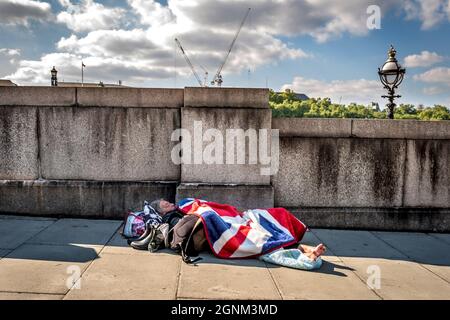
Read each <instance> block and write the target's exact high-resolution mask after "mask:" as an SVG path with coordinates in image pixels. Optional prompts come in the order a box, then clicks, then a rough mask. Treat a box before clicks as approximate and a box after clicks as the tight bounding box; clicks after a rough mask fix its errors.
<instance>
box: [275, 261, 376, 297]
mask: <svg viewBox="0 0 450 320" xmlns="http://www.w3.org/2000/svg"><path fill="white" fill-rule="evenodd" d="M269 271H270V272H271V273H272V275H273V277H274V279H275V282H276V283H277V286H278V288H279V289H280V292H281V295H282V296H283V299H288V300H293V299H306V300H315V299H322V300H335V299H352V300H353V299H354V300H376V299H379V297H378V296H377V295H376V294H375V293H374V292H373V291H372V290H370V288H369V287H367V285H366V284H365V283H363V282H362V281H361V280H360V279H359V278H358V277H357V276H356V275H355V273H354V272H353V270H352V269H351V268H349V267H348V266H346V265H345V264H344V263H342V262H335V261H333V262H332V261H327V260H325V259H324V262H323V264H322V267H321V268H320V269H319V270H315V271H304V270H296V269H290V268H278V267H276V266H271V265H269Z"/></svg>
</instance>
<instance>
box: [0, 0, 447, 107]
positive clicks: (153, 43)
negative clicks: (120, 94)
mask: <svg viewBox="0 0 450 320" xmlns="http://www.w3.org/2000/svg"><path fill="white" fill-rule="evenodd" d="M0 1H1V0H0ZM8 1H12V0H8ZM17 1H18V0H17ZM22 1H25V0H22ZM27 1H29V0H27ZM59 1H60V3H61V5H62V6H63V8H64V9H65V10H64V11H63V12H60V13H59V14H58V16H57V20H58V21H59V22H60V23H65V24H66V25H67V26H68V27H69V28H70V29H71V30H73V31H74V34H72V35H69V36H65V37H64V38H61V39H60V40H59V41H58V43H57V50H58V52H57V53H53V55H52V54H51V53H50V54H48V55H44V56H43V57H41V59H39V60H35V61H34V63H32V62H33V61H30V60H28V61H24V62H23V63H21V64H20V66H19V68H20V69H19V70H18V71H17V72H16V73H15V75H16V76H18V77H19V75H20V77H19V78H20V79H21V80H22V81H25V80H26V81H28V82H36V80H35V79H34V77H35V75H36V73H35V71H36V72H38V71H39V72H44V74H45V76H44V77H43V78H42V77H40V79H47V73H48V70H47V68H48V67H49V65H48V63H50V61H47V59H48V58H49V57H64V56H66V57H67V58H68V59H69V61H68V62H67V64H70V63H72V62H71V61H72V59H73V60H74V61H75V60H76V61H77V62H76V63H75V62H74V65H75V66H76V67H77V68H78V65H79V63H80V62H79V60H81V59H83V60H84V61H87V60H88V59H91V60H92V61H94V62H96V63H97V61H102V60H103V61H109V62H110V63H111V65H112V66H114V67H111V68H109V67H108V66H107V65H106V64H105V63H100V62H98V63H97V64H96V66H97V65H98V66H102V68H101V69H100V67H99V68H98V72H99V75H98V76H97V78H99V79H101V80H103V81H112V80H116V79H117V78H118V77H120V78H121V79H122V80H127V79H130V80H132V81H138V80H140V79H142V81H144V79H146V77H147V78H154V79H160V78H163V77H166V78H170V77H173V76H174V75H175V74H178V75H180V74H181V75H189V76H190V75H191V72H190V70H189V68H188V67H187V66H186V64H185V63H184V60H183V58H182V56H181V54H180V52H179V51H176V47H175V43H174V38H176V37H177V38H178V39H180V41H181V42H182V44H183V46H184V47H185V48H186V49H187V52H188V54H189V57H190V58H191V60H192V61H193V62H194V64H195V65H196V66H197V68H198V66H199V65H203V66H205V67H206V68H207V69H208V70H209V72H210V74H211V75H212V74H213V73H214V72H215V71H216V70H217V68H218V66H219V65H220V64H221V62H222V61H223V59H224V57H225V54H226V52H227V50H228V47H229V45H230V43H231V41H232V39H233V37H234V34H235V32H236V29H237V27H238V26H239V24H240V22H241V20H242V18H243V16H244V14H245V12H246V10H247V8H248V7H251V8H252V10H251V13H250V16H249V18H248V20H247V22H246V24H245V26H244V28H243V29H242V31H241V34H240V35H239V38H238V41H237V42H236V46H235V48H234V49H233V51H232V53H231V55H230V57H229V61H228V62H227V65H226V66H225V68H224V70H223V73H224V75H226V74H227V73H228V74H229V73H239V72H242V71H243V70H247V69H252V70H255V69H257V68H258V67H261V66H265V65H270V64H276V63H278V62H280V61H283V60H286V59H300V58H308V57H311V56H312V54H311V53H306V52H304V51H303V50H302V49H301V48H295V47H292V45H289V44H288V43H289V42H288V40H285V37H290V36H302V35H306V36H310V37H312V38H314V39H315V40H316V41H318V42H325V41H330V40H332V39H335V38H338V37H341V36H343V35H355V36H364V35H366V34H368V32H369V30H368V29H367V27H366V22H367V18H368V15H367V11H366V10H367V7H368V6H369V5H372V4H377V5H379V6H380V7H381V9H382V12H386V11H387V10H388V9H392V8H393V7H397V8H398V7H399V2H398V1H397V0H376V1H373V0H347V1H345V2H342V1H341V2H337V1H334V0H304V1H298V0H247V1H243V0H227V1H223V0H214V1H211V0H168V2H167V5H162V4H161V3H159V2H157V1H154V0H127V2H128V5H129V9H128V10H129V12H126V11H125V10H124V9H123V8H117V7H106V6H105V5H103V4H100V3H97V2H94V1H93V0H81V2H75V1H71V0H59ZM425 1H432V0H425ZM446 1H447V0H446ZM417 4H418V1H417V0H414V1H412V0H410V1H408V2H407V3H406V5H407V6H406V9H405V10H407V13H408V17H409V18H414V19H416V18H418V19H421V17H422V15H421V12H422V11H423V10H422V6H418V5H417ZM408 6H409V7H408ZM408 8H409V9H408ZM425 9H426V8H425ZM427 12H428V11H427ZM132 14H134V15H135V16H131V15H132ZM423 16H424V15H423ZM125 17H126V18H130V19H129V20H130V21H133V22H136V23H135V25H133V24H126V23H125V21H124V20H125ZM128 25H133V27H132V29H130V28H125V27H124V26H128ZM124 28H125V29H124ZM80 32H83V34H81V35H80V34H79V33H80ZM430 54H431V55H433V53H430ZM75 57H76V59H75ZM175 58H176V59H177V61H178V62H177V68H176V70H175V69H174V61H175ZM419 58H420V57H419ZM434 58H435V57H434ZM411 59H412V58H411ZM416 60H417V59H416ZM419 60H420V59H419ZM421 63H424V62H421ZM59 64H60V65H59ZM64 64H66V62H64V60H57V61H55V62H53V63H50V68H51V67H52V66H53V65H56V66H57V67H58V65H59V68H60V69H62V70H64ZM430 65H431V64H430ZM33 68H35V69H33ZM127 68H129V69H127ZM21 69H23V70H21ZM68 70H69V69H68ZM128 70H129V71H128ZM93 71H94V69H92V68H91V72H93ZM96 71H97V70H96ZM131 71H133V72H136V73H137V75H136V76H133V74H132V73H131ZM198 71H199V72H200V70H198ZM108 72H109V73H108ZM119 72H122V73H123V75H122V76H120V73H119ZM78 73H79V72H78V71H77V72H74V73H73V74H74V76H76V75H77V74H78ZM27 74H28V75H29V77H28V78H27V77H26V75H27ZM69 74H70V76H72V75H71V73H70V72H69ZM92 74H93V73H92ZM142 74H145V77H144V76H140V75H142ZM100 76H102V77H104V78H101V77H100ZM45 81H47V80H45ZM354 81H355V82H354V83H348V85H352V84H353V85H357V84H359V85H363V84H364V83H363V81H364V80H354ZM225 85H229V83H227V81H226V78H225ZM328 85H330V86H332V88H333V87H334V88H335V90H337V89H336V88H338V87H339V86H343V85H344V84H336V83H328ZM366 85H367V84H366ZM361 89H364V86H362V88H361ZM330 90H331V89H330ZM344 93H345V94H344ZM342 95H343V96H346V95H347V93H346V92H343V94H342ZM372 96H373V95H372ZM338 98H339V97H338Z"/></svg>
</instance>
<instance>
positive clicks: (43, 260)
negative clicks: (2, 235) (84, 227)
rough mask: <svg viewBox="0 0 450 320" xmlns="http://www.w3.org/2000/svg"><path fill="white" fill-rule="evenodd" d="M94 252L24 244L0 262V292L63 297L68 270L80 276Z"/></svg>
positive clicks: (92, 249)
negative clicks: (76, 272)
mask: <svg viewBox="0 0 450 320" xmlns="http://www.w3.org/2000/svg"><path fill="white" fill-rule="evenodd" d="M98 252H99V249H98V248H92V247H82V246H75V245H64V246H61V245H33V244H24V245H22V246H20V247H19V248H17V249H16V250H14V251H13V252H11V253H10V254H9V255H8V256H7V257H4V258H3V259H1V260H0V270H1V277H0V291H9V292H29V293H50V294H51V293H53V294H65V293H66V292H67V291H68V287H67V285H66V282H67V281H68V279H69V277H73V276H74V273H73V272H71V270H75V271H79V272H80V273H82V272H83V271H84V270H85V269H86V268H87V266H88V265H89V263H90V262H91V261H92V260H93V259H95V258H97V255H98ZM77 268H78V270H77Z"/></svg>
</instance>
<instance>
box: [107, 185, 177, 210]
mask: <svg viewBox="0 0 450 320" xmlns="http://www.w3.org/2000/svg"><path fill="white" fill-rule="evenodd" d="M176 187H177V185H176V183H167V182H105V183H104V186H103V211H104V215H105V216H107V217H116V218H123V217H124V214H125V213H126V212H127V210H142V208H143V203H144V200H147V201H152V200H156V199H160V198H163V199H166V200H168V201H175V192H176Z"/></svg>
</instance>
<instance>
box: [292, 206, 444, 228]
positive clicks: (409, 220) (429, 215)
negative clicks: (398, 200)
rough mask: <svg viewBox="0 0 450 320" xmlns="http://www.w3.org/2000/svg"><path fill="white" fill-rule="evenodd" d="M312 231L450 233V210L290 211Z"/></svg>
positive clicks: (313, 209) (332, 209) (334, 209)
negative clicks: (313, 229) (328, 229)
mask: <svg viewBox="0 0 450 320" xmlns="http://www.w3.org/2000/svg"><path fill="white" fill-rule="evenodd" d="M288 209H289V210H290V211H291V212H292V213H293V214H294V215H295V216H296V217H297V218H299V219H300V220H301V221H302V222H303V223H305V224H306V225H307V226H308V227H310V228H332V229H333V228H336V229H346V230H348V229H359V230H361V229H363V230H385V231H415V232H450V210H448V209H431V208H288Z"/></svg>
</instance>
